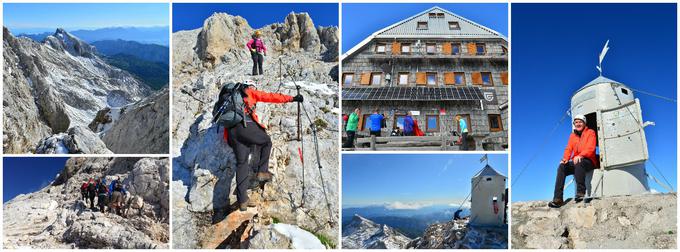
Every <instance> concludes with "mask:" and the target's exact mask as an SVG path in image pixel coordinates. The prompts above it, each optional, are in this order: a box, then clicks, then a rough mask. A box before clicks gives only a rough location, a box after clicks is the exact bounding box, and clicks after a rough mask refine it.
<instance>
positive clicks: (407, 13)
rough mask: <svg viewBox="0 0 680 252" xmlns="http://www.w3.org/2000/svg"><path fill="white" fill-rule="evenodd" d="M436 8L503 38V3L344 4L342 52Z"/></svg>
mask: <svg viewBox="0 0 680 252" xmlns="http://www.w3.org/2000/svg"><path fill="white" fill-rule="evenodd" d="M434 6H439V7H441V8H443V9H446V10H448V11H450V12H453V13H455V14H458V15H460V16H462V17H464V18H467V19H469V20H472V21H473V22H475V23H478V24H481V25H484V26H486V27H488V28H490V29H493V30H495V31H497V32H499V33H501V34H503V35H505V36H506V37H507V35H508V4H505V3H485V4H476V3H462V4H451V3H368V4H365V3H345V4H342V53H345V52H346V51H348V50H349V49H352V47H354V46H355V45H357V44H359V42H361V41H362V40H364V39H365V38H366V37H368V36H370V35H371V34H373V33H374V32H376V31H378V30H381V29H383V28H385V27H387V26H390V25H392V24H394V23H397V22H399V21H401V20H404V19H406V18H408V17H411V16H413V15H415V14H418V13H420V12H423V11H425V10H427V9H429V8H432V7H434Z"/></svg>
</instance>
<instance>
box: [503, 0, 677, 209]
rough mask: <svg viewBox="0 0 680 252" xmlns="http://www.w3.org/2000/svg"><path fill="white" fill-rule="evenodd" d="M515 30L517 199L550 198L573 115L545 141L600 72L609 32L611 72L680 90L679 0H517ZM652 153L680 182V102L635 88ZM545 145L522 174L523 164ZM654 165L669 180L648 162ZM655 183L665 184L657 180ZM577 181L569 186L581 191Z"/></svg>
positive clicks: (652, 87)
mask: <svg viewBox="0 0 680 252" xmlns="http://www.w3.org/2000/svg"><path fill="white" fill-rule="evenodd" d="M512 17H513V18H512V38H511V43H512V45H511V47H512V49H511V57H512V62H511V67H512V72H511V78H512V80H511V87H512V98H511V99H512V105H511V106H512V107H511V111H512V143H511V149H512V179H511V181H512V183H513V185H512V189H511V190H512V200H513V201H526V200H538V199H543V200H550V199H551V198H552V193H553V187H554V183H555V173H556V170H557V165H558V162H559V160H560V159H561V156H562V152H563V151H564V147H565V146H566V144H567V139H568V137H569V133H570V131H571V125H570V119H566V120H565V122H564V123H563V124H562V125H561V126H560V127H559V128H558V129H557V130H556V131H555V133H554V135H553V136H552V137H551V138H549V139H550V140H549V142H548V144H547V145H546V147H545V148H543V149H539V148H540V145H541V142H543V141H544V139H546V138H547V135H548V133H549V131H550V130H551V129H552V128H553V127H554V126H555V125H556V124H557V122H558V121H559V119H560V118H561V117H562V115H564V113H565V111H566V110H567V109H569V106H570V105H569V104H570V99H571V95H572V94H573V93H574V92H575V91H576V90H577V89H579V88H580V87H582V86H583V85H585V84H586V83H588V82H589V81H591V80H592V79H594V78H596V77H597V76H598V73H597V70H596V69H595V66H596V65H597V63H598V55H599V54H600V51H601V50H602V47H603V46H604V43H605V41H606V40H607V39H609V40H610V41H609V47H610V50H609V52H608V53H607V56H606V57H605V59H604V62H603V63H602V64H603V68H604V76H606V77H608V78H610V79H613V80H616V81H619V82H622V83H624V84H626V85H627V86H629V87H631V88H634V89H638V90H643V91H646V92H651V93H655V94H660V95H663V96H667V97H671V98H674V99H675V98H676V91H677V89H676V80H677V73H676V71H677V63H676V54H677V52H676V43H677V41H676V7H675V4H513V5H512ZM635 95H636V97H637V98H639V99H640V103H641V107H642V117H643V119H644V120H645V121H653V122H656V126H649V127H647V128H646V129H645V132H646V136H647V143H648V145H649V154H650V159H651V160H652V161H653V162H654V163H655V164H656V165H657V166H659V168H660V169H661V170H662V173H663V174H664V175H665V176H666V178H667V179H668V180H669V181H670V183H671V184H672V186H673V187H674V188H676V189H677V186H676V184H677V182H676V174H677V171H676V169H677V168H676V167H677V157H676V154H677V153H676V148H677V147H676V132H677V128H676V127H677V125H676V114H677V110H676V106H677V104H676V103H674V102H669V101H666V100H662V99H658V98H654V97H651V96H648V95H645V94H641V93H635ZM534 153H539V156H538V158H536V159H535V160H534V161H533V162H531V163H530V165H529V166H528V168H526V171H525V172H524V174H523V175H522V176H521V178H520V179H519V180H518V181H515V180H517V176H518V175H519V173H520V170H521V169H522V168H523V167H524V166H525V165H527V164H528V163H529V160H530V158H531V156H533V155H534ZM647 172H648V173H650V174H652V175H653V176H655V177H657V178H659V179H660V180H662V178H661V175H660V174H659V173H658V172H657V171H656V170H655V169H654V167H653V166H652V165H651V164H650V163H649V162H647ZM650 185H651V186H652V188H653V189H655V190H657V191H660V192H665V191H666V190H664V189H663V188H661V187H659V186H657V185H656V184H655V183H654V182H652V181H650ZM573 190H574V186H573V185H572V186H571V187H570V188H569V189H568V190H567V191H565V197H573Z"/></svg>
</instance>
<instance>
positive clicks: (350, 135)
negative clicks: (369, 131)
mask: <svg viewBox="0 0 680 252" xmlns="http://www.w3.org/2000/svg"><path fill="white" fill-rule="evenodd" d="M356 134H357V132H356V131H351V130H348V131H347V141H345V144H343V145H342V148H352V147H354V137H355V136H356Z"/></svg>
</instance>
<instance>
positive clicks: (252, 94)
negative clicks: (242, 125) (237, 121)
mask: <svg viewBox="0 0 680 252" xmlns="http://www.w3.org/2000/svg"><path fill="white" fill-rule="evenodd" d="M245 92H246V96H245V97H243V102H244V103H245V105H246V110H247V111H246V113H248V112H250V115H251V116H252V117H253V121H255V123H257V124H258V125H260V127H262V128H263V129H266V128H267V127H265V126H264V125H263V124H262V123H260V120H259V119H258V118H257V114H255V105H256V104H257V103H258V102H269V103H286V102H291V101H293V97H292V96H289V95H284V94H275V93H267V92H264V91H258V90H256V89H255V88H252V87H248V88H246V89H245Z"/></svg>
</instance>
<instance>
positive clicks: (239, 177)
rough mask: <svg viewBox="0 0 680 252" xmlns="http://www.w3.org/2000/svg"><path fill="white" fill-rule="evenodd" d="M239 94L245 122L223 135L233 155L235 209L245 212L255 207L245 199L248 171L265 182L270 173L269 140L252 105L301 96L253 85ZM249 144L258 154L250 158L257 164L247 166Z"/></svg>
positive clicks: (249, 180)
mask: <svg viewBox="0 0 680 252" xmlns="http://www.w3.org/2000/svg"><path fill="white" fill-rule="evenodd" d="M242 94H243V102H244V103H245V116H244V118H243V120H244V121H245V123H238V124H237V125H235V126H233V127H231V128H229V129H228V130H227V133H228V135H227V136H226V138H227V141H228V142H229V145H230V146H231V148H232V149H233V150H234V155H235V156H236V198H237V200H238V203H239V209H240V210H241V211H245V210H246V209H247V208H248V207H254V206H255V205H254V204H252V203H251V202H249V199H248V187H249V186H250V184H251V171H252V170H255V172H256V175H255V179H257V181H259V182H268V181H271V179H272V173H270V172H269V154H270V152H271V148H272V140H271V138H270V137H269V135H268V134H267V132H266V129H267V127H265V125H263V124H262V123H260V120H259V119H258V117H257V114H256V113H255V105H256V104H257V103H258V102H268V103H286V102H302V101H303V98H302V95H296V96H295V97H293V96H288V95H284V94H275V93H267V92H263V91H258V90H256V89H255V87H253V86H246V87H245V88H244V89H243V92H242ZM253 145H254V146H255V149H256V151H255V153H257V154H259V157H253V159H254V160H256V161H257V163H256V164H255V165H254V167H253V169H251V168H250V167H249V164H248V155H249V154H250V147H251V146H253Z"/></svg>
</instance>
